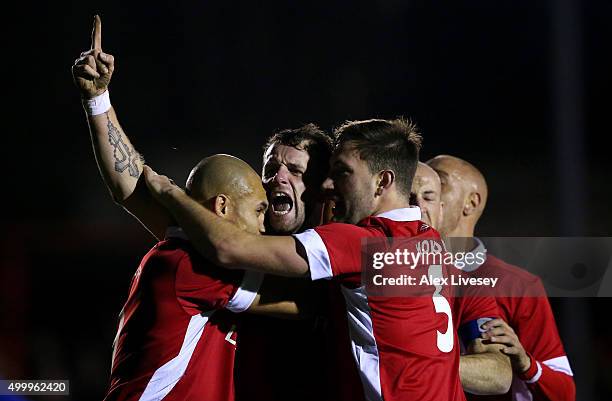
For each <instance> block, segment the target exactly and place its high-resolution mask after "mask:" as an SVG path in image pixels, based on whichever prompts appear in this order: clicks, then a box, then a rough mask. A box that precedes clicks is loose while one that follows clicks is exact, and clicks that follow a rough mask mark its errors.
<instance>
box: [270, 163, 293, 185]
mask: <svg viewBox="0 0 612 401" xmlns="http://www.w3.org/2000/svg"><path fill="white" fill-rule="evenodd" d="M272 183H276V184H285V185H286V184H288V183H289V170H287V168H286V167H285V166H281V167H280V168H279V169H278V170H277V171H276V174H274V177H272Z"/></svg>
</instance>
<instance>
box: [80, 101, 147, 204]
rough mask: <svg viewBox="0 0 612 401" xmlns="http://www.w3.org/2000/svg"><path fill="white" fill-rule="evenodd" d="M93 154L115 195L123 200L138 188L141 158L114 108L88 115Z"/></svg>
mask: <svg viewBox="0 0 612 401" xmlns="http://www.w3.org/2000/svg"><path fill="white" fill-rule="evenodd" d="M87 121H88V123H89V132H90V134H91V143H92V145H93V150H94V155H95V157H96V162H97V163H98V168H99V169H100V173H101V174H102V177H103V178H104V182H105V183H106V185H107V186H108V189H109V190H110V191H111V193H112V195H113V198H114V199H115V200H116V201H117V202H119V203H121V202H122V201H124V200H125V199H127V198H128V197H129V196H130V195H131V194H132V193H133V192H134V189H135V188H136V184H137V182H138V178H139V177H140V174H141V173H142V164H143V163H142V158H141V156H140V154H138V152H136V150H135V149H134V146H132V143H131V142H130V140H129V138H128V137H127V135H125V132H123V129H122V128H121V126H120V125H119V121H118V120H117V115H116V114H115V110H114V109H113V108H112V107H111V108H110V109H109V110H108V111H107V112H106V113H103V114H98V115H96V116H88V118H87Z"/></svg>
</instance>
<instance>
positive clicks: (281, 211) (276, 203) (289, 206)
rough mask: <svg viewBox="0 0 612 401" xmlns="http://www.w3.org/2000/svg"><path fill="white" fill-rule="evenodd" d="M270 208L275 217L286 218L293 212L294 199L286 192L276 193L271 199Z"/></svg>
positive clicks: (273, 193)
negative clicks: (285, 216)
mask: <svg viewBox="0 0 612 401" xmlns="http://www.w3.org/2000/svg"><path fill="white" fill-rule="evenodd" d="M270 206H271V211H272V214H273V215H274V216H284V215H286V214H288V213H289V212H290V211H291V210H293V199H291V196H290V195H289V194H287V193H286V192H282V191H274V192H272V196H271V198H270Z"/></svg>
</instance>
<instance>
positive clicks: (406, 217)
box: [374, 206, 421, 221]
mask: <svg viewBox="0 0 612 401" xmlns="http://www.w3.org/2000/svg"><path fill="white" fill-rule="evenodd" d="M374 217H384V218H386V219H389V220H393V221H418V220H421V209H420V208H419V207H418V206H411V207H404V208H401V209H393V210H389V211H387V212H384V213H381V214H377V215H376V216H374Z"/></svg>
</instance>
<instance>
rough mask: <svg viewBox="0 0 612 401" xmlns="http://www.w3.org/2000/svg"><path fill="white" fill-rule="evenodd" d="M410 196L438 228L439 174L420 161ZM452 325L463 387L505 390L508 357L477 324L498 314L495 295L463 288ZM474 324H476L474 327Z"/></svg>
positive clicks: (487, 391) (484, 391) (441, 205)
mask: <svg viewBox="0 0 612 401" xmlns="http://www.w3.org/2000/svg"><path fill="white" fill-rule="evenodd" d="M412 196H413V199H414V201H415V202H416V204H417V205H418V206H419V207H420V208H421V212H422V213H423V221H424V222H426V223H427V224H430V225H431V226H432V227H434V228H436V229H437V228H438V226H439V223H440V222H441V221H442V216H443V210H444V202H442V197H441V196H442V186H441V182H440V177H439V176H438V174H437V173H436V172H435V170H434V169H432V168H431V167H429V166H428V165H427V164H425V163H423V162H419V165H418V167H417V170H416V174H415V176H414V180H413V181H412ZM453 307H454V310H453V317H454V318H455V320H454V321H455V323H456V324H455V328H456V329H457V330H458V331H459V333H460V339H461V341H462V345H463V349H462V352H463V355H461V358H460V360H459V361H460V363H459V373H460V376H461V384H462V385H463V389H464V390H465V391H466V392H468V393H471V394H479V395H492V394H505V393H507V392H508V390H509V388H510V385H511V382H512V370H511V368H510V362H509V360H508V357H506V356H504V355H503V354H502V353H500V350H501V349H502V348H503V346H501V345H499V344H489V343H487V342H486V341H483V339H482V338H480V337H478V336H479V335H480V332H481V329H479V327H478V326H479V325H480V324H482V323H484V322H485V321H487V320H492V317H496V316H499V310H498V308H497V303H496V301H495V298H493V297H491V296H490V295H487V294H486V293H485V294H483V293H482V291H480V290H479V288H478V287H470V288H466V289H464V291H463V293H462V294H461V296H460V297H459V298H458V299H456V300H455V302H454V303H453ZM474 326H476V327H474Z"/></svg>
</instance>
